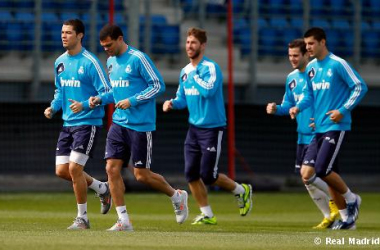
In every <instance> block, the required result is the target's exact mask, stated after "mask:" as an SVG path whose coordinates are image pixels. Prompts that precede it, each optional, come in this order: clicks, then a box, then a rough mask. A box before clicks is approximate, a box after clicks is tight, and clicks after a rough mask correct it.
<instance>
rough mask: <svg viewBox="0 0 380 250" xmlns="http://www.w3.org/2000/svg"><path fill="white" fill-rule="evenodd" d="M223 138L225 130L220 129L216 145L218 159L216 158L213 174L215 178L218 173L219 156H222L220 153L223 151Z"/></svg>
mask: <svg viewBox="0 0 380 250" xmlns="http://www.w3.org/2000/svg"><path fill="white" fill-rule="evenodd" d="M222 139H223V131H219V133H218V145H217V146H216V160H215V165H214V171H213V174H212V175H213V177H214V178H216V175H217V174H218V163H219V157H220V153H221V152H222Z"/></svg>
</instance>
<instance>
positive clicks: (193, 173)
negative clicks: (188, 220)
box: [184, 126, 216, 225]
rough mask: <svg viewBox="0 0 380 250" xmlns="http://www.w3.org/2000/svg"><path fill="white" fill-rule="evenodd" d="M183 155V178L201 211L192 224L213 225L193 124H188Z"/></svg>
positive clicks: (195, 130)
mask: <svg viewBox="0 0 380 250" xmlns="http://www.w3.org/2000/svg"><path fill="white" fill-rule="evenodd" d="M184 155H185V178H186V181H187V183H188V185H189V188H190V191H191V193H192V195H193V197H194V199H195V202H196V203H197V205H198V207H199V209H200V212H201V214H200V215H198V216H196V218H195V219H194V220H193V222H192V225H202V224H209V225H215V224H216V217H215V216H214V214H213V212H212V209H211V206H210V205H209V203H208V197H207V187H206V186H205V184H204V183H203V181H202V179H201V176H200V165H201V157H202V153H201V149H200V147H199V145H198V140H197V129H196V128H195V127H193V126H190V128H189V130H188V131H187V135H186V140H185V147H184Z"/></svg>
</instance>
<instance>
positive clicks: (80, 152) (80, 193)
mask: <svg viewBox="0 0 380 250" xmlns="http://www.w3.org/2000/svg"><path fill="white" fill-rule="evenodd" d="M69 130H70V133H71V136H72V138H73V142H72V144H71V149H72V150H71V153H70V159H69V160H70V162H69V173H70V176H71V180H72V183H73V189H74V193H75V197H76V200H77V206H78V215H77V219H76V221H74V224H73V225H71V226H70V227H69V228H68V229H88V228H90V224H89V220H88V218H87V181H86V177H85V175H84V170H83V169H84V166H85V165H86V163H87V161H88V159H89V158H90V156H91V154H92V151H93V150H94V145H95V142H96V136H97V131H98V130H99V127H96V126H90V125H84V126H74V127H70V128H69ZM78 220H81V222H82V223H78Z"/></svg>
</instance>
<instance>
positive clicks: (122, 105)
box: [115, 99, 131, 109]
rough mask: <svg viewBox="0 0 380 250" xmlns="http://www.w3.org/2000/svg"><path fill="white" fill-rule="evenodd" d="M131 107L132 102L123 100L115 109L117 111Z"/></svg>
mask: <svg viewBox="0 0 380 250" xmlns="http://www.w3.org/2000/svg"><path fill="white" fill-rule="evenodd" d="M129 107H131V102H130V101H129V99H124V100H121V101H119V102H118V103H116V105H115V108H117V109H128V108H129Z"/></svg>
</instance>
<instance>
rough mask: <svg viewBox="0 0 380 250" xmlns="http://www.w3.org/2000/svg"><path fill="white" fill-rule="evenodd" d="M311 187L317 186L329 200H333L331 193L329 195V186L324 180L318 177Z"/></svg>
mask: <svg viewBox="0 0 380 250" xmlns="http://www.w3.org/2000/svg"><path fill="white" fill-rule="evenodd" d="M310 185H313V186H315V187H316V188H317V189H319V190H321V191H323V192H324V193H325V194H326V195H327V197H328V198H329V200H330V199H331V197H330V193H329V186H328V185H327V183H326V182H324V180H322V179H321V178H319V177H316V178H315V179H314V181H313V182H312V183H310Z"/></svg>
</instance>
